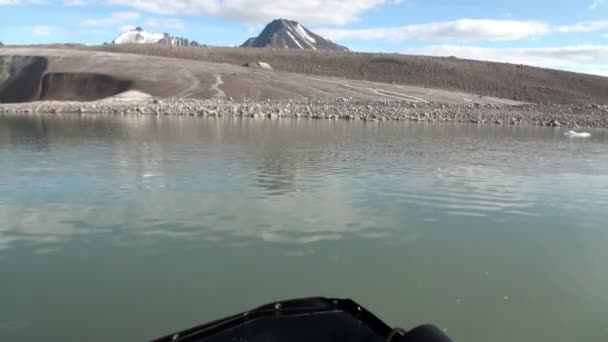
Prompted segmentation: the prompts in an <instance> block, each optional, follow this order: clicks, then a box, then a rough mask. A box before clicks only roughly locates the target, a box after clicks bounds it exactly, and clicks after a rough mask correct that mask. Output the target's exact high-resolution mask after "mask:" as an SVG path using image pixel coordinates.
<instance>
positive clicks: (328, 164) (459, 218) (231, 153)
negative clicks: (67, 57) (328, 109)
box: [0, 115, 608, 342]
mask: <svg viewBox="0 0 608 342" xmlns="http://www.w3.org/2000/svg"><path fill="white" fill-rule="evenodd" d="M593 134H594V135H593V137H592V138H591V139H590V140H586V141H571V140H569V139H567V138H565V137H564V136H563V135H562V133H561V132H560V131H559V130H552V129H547V128H522V127H494V126H483V127H478V126H467V125H439V124H437V125H427V124H414V123H403V122H399V123H388V124H387V123H379V124H374V125H366V124H363V123H353V122H330V121H309V120H294V121H289V120H227V119H222V120H213V119H197V118H165V117H163V118H156V117H116V116H89V115H84V116H78V115H56V116H44V115H33V116H0V165H1V167H0V271H1V273H2V275H3V281H2V282H0V283H1V284H0V293H11V296H9V297H8V298H5V301H4V302H3V305H4V306H5V307H8V308H11V309H10V310H0V340H40V339H51V340H66V339H67V340H69V339H74V338H76V337H75V336H79V337H81V338H80V339H81V340H91V339H92V340H97V341H106V340H109V339H119V340H147V339H150V338H152V337H154V336H156V335H161V334H162V333H166V332H168V331H172V330H175V329H177V328H183V327H184V326H188V325H189V324H190V323H191V324H192V325H193V324H196V323H200V322H201V321H204V320H207V319H209V320H211V319H214V318H217V317H219V316H222V315H224V314H229V313H231V312H232V311H238V310H241V309H244V308H245V307H247V306H249V305H247V304H250V305H256V304H259V302H266V301H270V300H275V299H277V298H280V297H300V296H308V295H313V294H326V295H331V296H345V297H346V296H348V297H356V298H357V299H358V300H361V301H363V302H365V303H366V304H368V305H369V306H370V307H372V308H374V310H377V311H378V313H379V314H380V315H381V316H382V317H386V318H387V319H388V320H389V321H391V322H394V323H396V324H400V325H402V324H403V325H405V326H410V325H413V324H414V323H415V322H420V323H422V322H424V321H434V322H437V323H439V324H441V325H442V326H445V327H446V328H449V330H450V332H451V333H453V334H454V337H455V338H456V340H466V341H473V342H477V341H479V342H481V341H487V340H492V341H495V342H507V341H509V338H511V336H513V335H514V334H515V333H518V336H523V337H522V339H523V340H551V341H570V340H585V338H584V337H586V336H583V334H581V331H592V332H593V334H591V335H590V336H588V337H589V338H587V340H602V338H601V337H603V336H604V335H602V334H603V332H602V330H601V329H603V327H604V326H605V322H604V321H603V317H604V315H602V313H603V312H604V311H605V308H606V307H608V302H606V296H605V295H604V292H605V288H606V287H608V274H607V273H606V271H605V267H604V266H605V264H606V263H608V253H607V252H606V249H605V245H606V243H608V230H607V229H606V225H605V222H606V221H607V219H608V216H607V213H606V212H605V208H606V207H608V173H607V170H608V157H607V156H608V154H607V152H608V144H606V142H608V135H607V134H606V133H605V132H603V131H597V132H593ZM277 275H280V276H277ZM244 279H246V280H247V281H245V280H244ZM319 279H322V281H319ZM250 283H255V284H256V286H254V287H252V286H250V285H249V284H250ZM132 289H137V290H132ZM47 293H53V296H52V297H48V296H45V294H47ZM32 296H40V298H41V299H40V300H32V298H33V297H32ZM505 297H507V298H509V300H505V299H504V298H505ZM556 298H557V300H556ZM82 303H87V307H89V308H93V309H92V310H94V311H95V315H96V317H97V316H99V317H100V319H103V321H104V322H105V323H104V326H103V329H101V330H100V329H99V327H97V326H92V325H87V324H86V322H84V323H83V324H81V325H79V326H78V327H76V328H75V327H74V325H73V322H74V321H76V320H80V319H81V315H82V313H81V310H80V309H78V308H80V307H81V306H82ZM243 306H245V307H243ZM159 307H162V308H163V310H158V308H159ZM21 308H23V310H21ZM403 308H412V310H407V311H406V312H404V310H403ZM58 312H59V313H61V314H57V313H58ZM487 312H493V313H497V314H496V315H487ZM134 317H135V318H134ZM471 321H473V322H475V324H476V325H479V326H483V327H485V329H483V330H478V329H472V328H471ZM125 322H128V327H125ZM151 322H152V323H151ZM505 322H507V323H505ZM410 323H411V324H410ZM556 325H558V326H562V327H571V328H570V329H562V330H560V331H556V330H555V329H552V328H553V327H555V326H556ZM29 327H35V329H34V328H31V329H30V328H29ZM26 328H27V329H26ZM539 332H540V333H539ZM74 334H77V335H74ZM109 334H111V335H109ZM488 334H489V335H488ZM92 336H93V337H92ZM117 336H119V337H120V338H119V337H117Z"/></svg>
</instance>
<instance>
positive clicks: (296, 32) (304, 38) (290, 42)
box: [241, 19, 349, 51]
mask: <svg viewBox="0 0 608 342" xmlns="http://www.w3.org/2000/svg"><path fill="white" fill-rule="evenodd" d="M241 47H256V48H280V49H299V50H334V51H349V50H348V49H347V48H346V47H344V46H341V45H338V44H335V43H333V42H331V41H330V40H328V39H325V38H323V37H321V36H319V35H317V34H315V33H313V32H311V31H310V30H308V29H307V28H306V27H304V26H302V25H301V24H300V23H298V22H296V21H293V20H287V19H277V20H274V21H272V22H271V23H269V24H268V25H266V27H265V28H264V30H263V31H262V32H261V33H260V35H259V36H257V37H254V38H249V39H248V40H247V41H245V42H244V43H243V45H241Z"/></svg>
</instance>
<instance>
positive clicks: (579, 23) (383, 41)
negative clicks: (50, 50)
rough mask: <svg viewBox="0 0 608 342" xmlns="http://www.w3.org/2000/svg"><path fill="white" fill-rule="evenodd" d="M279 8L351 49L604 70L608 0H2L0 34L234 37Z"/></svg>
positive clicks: (40, 39)
mask: <svg viewBox="0 0 608 342" xmlns="http://www.w3.org/2000/svg"><path fill="white" fill-rule="evenodd" d="M278 17H281V18H288V19H294V20H298V21H300V22H301V23H302V24H304V25H305V26H307V27H308V28H309V29H311V30H312V31H315V32H317V33H319V34H321V35H323V36H326V37H328V38H330V39H332V40H334V41H337V42H339V43H341V44H343V45H346V46H348V47H349V48H351V49H352V50H355V51H374V52H376V51H382V52H399V53H410V54H426V55H443V56H452V55H454V56H458V57H462V58H473V59H484V60H494V61H500V62H511V63H522V64H531V65H537V66H544V67H551V68H558V69H564V70H573V71H580V72H586V73H594V74H602V75H607V76H608V0H536V1H534V0H528V1H524V0H512V1H492V2H490V1H479V0H452V1H449V0H446V1H437V0H426V1H422V0H323V1H321V0H306V1H298V0H292V1H285V0H174V1H170V0H0V41H2V42H4V43H5V44H30V43H56V42H62V43H63V42H74V43H85V44H101V43H103V42H110V41H112V39H113V38H114V37H115V36H117V35H118V34H119V33H120V32H121V30H123V29H125V28H127V27H130V26H142V27H143V28H144V29H146V30H148V31H151V32H169V33H171V34H173V35H178V36H183V37H185V38H189V39H194V40H197V41H198V42H200V43H204V44H209V45H228V46H231V45H237V44H240V43H242V42H243V41H244V40H245V39H247V38H248V37H250V36H254V35H256V34H257V33H259V31H260V30H261V29H262V28H263V26H264V24H266V23H268V22H269V21H270V20H272V19H274V18H278Z"/></svg>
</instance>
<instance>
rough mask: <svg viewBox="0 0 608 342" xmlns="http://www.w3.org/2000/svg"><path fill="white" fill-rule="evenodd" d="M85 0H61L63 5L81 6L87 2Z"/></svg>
mask: <svg viewBox="0 0 608 342" xmlns="http://www.w3.org/2000/svg"><path fill="white" fill-rule="evenodd" d="M87 2H88V1H86V0H63V4H64V5H65V6H83V5H85V4H86V3H87Z"/></svg>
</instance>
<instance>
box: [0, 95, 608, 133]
mask: <svg viewBox="0 0 608 342" xmlns="http://www.w3.org/2000/svg"><path fill="white" fill-rule="evenodd" d="M596 107H598V106H596ZM601 108H602V109H603V108H604V107H603V106H602V107H601ZM594 109H595V113H597V108H592V106H590V105H587V106H584V105H580V106H578V105H532V104H526V105H517V106H508V105H502V106H497V105H492V104H488V105H484V104H481V103H478V105H466V104H445V103H423V102H419V103H412V102H404V101H393V100H382V101H378V100H372V101H355V100H352V99H347V98H336V99H332V98H309V99H303V100H286V101H268V100H265V101H254V100H248V99H244V100H235V99H231V100H221V99H212V100H199V99H178V98H170V99H162V100H161V99H152V100H149V101H148V102H141V101H135V102H132V103H129V102H127V101H98V102H67V101H66V102H59V101H57V102H35V103H18V104H7V103H1V104H0V113H50V114H56V115H59V114H60V113H66V114H69V113H114V114H117V115H122V114H130V115H193V116H203V117H206V116H212V117H228V118H231V117H251V118H258V117H259V118H268V119H277V118H289V117H302V118H313V119H346V120H358V119H362V120H365V121H368V122H374V121H388V120H394V121H425V122H437V121H439V122H462V123H466V122H469V123H476V124H485V123H490V124H496V125H503V124H511V125H537V126H552V127H562V126H564V127H565V126H567V127H570V126H575V125H576V126H577V127H597V128H608V115H605V114H601V115H600V114H594Z"/></svg>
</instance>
